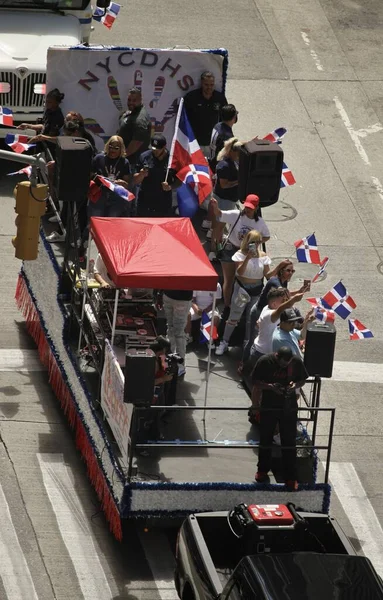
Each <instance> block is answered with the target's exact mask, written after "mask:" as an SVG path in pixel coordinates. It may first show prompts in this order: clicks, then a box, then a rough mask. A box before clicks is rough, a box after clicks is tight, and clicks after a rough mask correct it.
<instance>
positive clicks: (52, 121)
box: [41, 108, 64, 137]
mask: <svg viewBox="0 0 383 600" xmlns="http://www.w3.org/2000/svg"><path fill="white" fill-rule="evenodd" d="M42 123H43V130H42V132H41V133H42V134H43V135H50V136H52V137H56V136H58V135H59V134H60V129H61V127H62V126H63V125H64V115H63V113H62V111H61V108H56V109H55V110H51V109H47V110H46V111H45V112H44V114H43V117H42Z"/></svg>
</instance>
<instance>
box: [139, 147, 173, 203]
mask: <svg viewBox="0 0 383 600" xmlns="http://www.w3.org/2000/svg"><path fill="white" fill-rule="evenodd" d="M168 162H169V152H168V151H166V155H165V157H164V159H163V160H158V158H156V157H155V156H154V154H153V151H152V150H147V151H146V152H143V153H142V154H140V157H139V158H138V160H137V162H136V171H137V172H138V171H140V170H141V169H143V168H145V167H147V168H148V171H149V175H148V176H147V177H145V179H143V181H142V183H141V185H140V191H139V194H138V203H139V204H143V205H145V208H148V209H151V210H156V209H158V213H161V209H163V210H164V211H165V212H166V213H167V212H168V211H169V208H171V205H172V192H171V191H170V192H165V191H164V190H163V189H162V185H161V184H162V182H163V181H165V178H166V172H167V168H168ZM174 180H175V173H174V170H172V169H170V170H169V174H168V178H167V182H168V183H169V185H171V184H172V183H173V182H174Z"/></svg>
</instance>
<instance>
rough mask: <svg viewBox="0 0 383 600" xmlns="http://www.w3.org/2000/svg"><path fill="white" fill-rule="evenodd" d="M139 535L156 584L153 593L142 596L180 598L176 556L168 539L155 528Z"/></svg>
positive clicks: (173, 599) (146, 597) (145, 598)
mask: <svg viewBox="0 0 383 600" xmlns="http://www.w3.org/2000/svg"><path fill="white" fill-rule="evenodd" d="M138 536H139V538H140V542H141V546H142V548H143V550H144V553H145V556H146V560H147V561H148V565H149V567H150V570H151V572H152V575H153V579H154V582H155V585H156V589H155V590H154V593H153V595H150V596H149V595H148V596H145V597H144V596H142V599H143V600H152V599H153V600H155V598H158V596H159V597H160V599H161V600H179V598H178V594H177V591H176V588H175V586H174V556H173V554H172V552H171V550H170V547H169V544H168V540H167V539H166V537H165V536H164V535H163V534H161V533H160V532H158V531H155V530H151V531H148V532H147V533H144V532H143V531H139V532H138ZM127 588H128V589H130V586H127ZM155 593H156V594H157V595H155Z"/></svg>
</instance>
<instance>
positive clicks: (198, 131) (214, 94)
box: [184, 71, 227, 157]
mask: <svg viewBox="0 0 383 600" xmlns="http://www.w3.org/2000/svg"><path fill="white" fill-rule="evenodd" d="M214 85H215V78H214V75H213V73H211V72H210V71H204V72H203V73H202V75H201V87H200V88H198V89H197V90H192V91H191V92H189V93H188V94H186V96H185V98H184V106H185V110H186V113H187V116H188V119H189V121H190V125H191V127H192V129H193V132H194V135H195V137H196V139H197V142H198V143H199V145H200V146H201V149H202V152H203V153H204V154H205V156H207V157H210V139H211V132H212V130H213V127H214V125H216V124H217V123H218V121H220V120H221V108H222V106H225V104H227V100H226V97H225V94H223V93H222V92H218V91H217V90H215V89H214Z"/></svg>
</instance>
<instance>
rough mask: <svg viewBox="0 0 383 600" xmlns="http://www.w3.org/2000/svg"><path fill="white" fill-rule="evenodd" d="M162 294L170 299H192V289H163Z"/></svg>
mask: <svg viewBox="0 0 383 600" xmlns="http://www.w3.org/2000/svg"><path fill="white" fill-rule="evenodd" d="M164 296H167V297H168V298H171V299H172V300H185V301H188V300H192V299H193V290H165V291H164Z"/></svg>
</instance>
